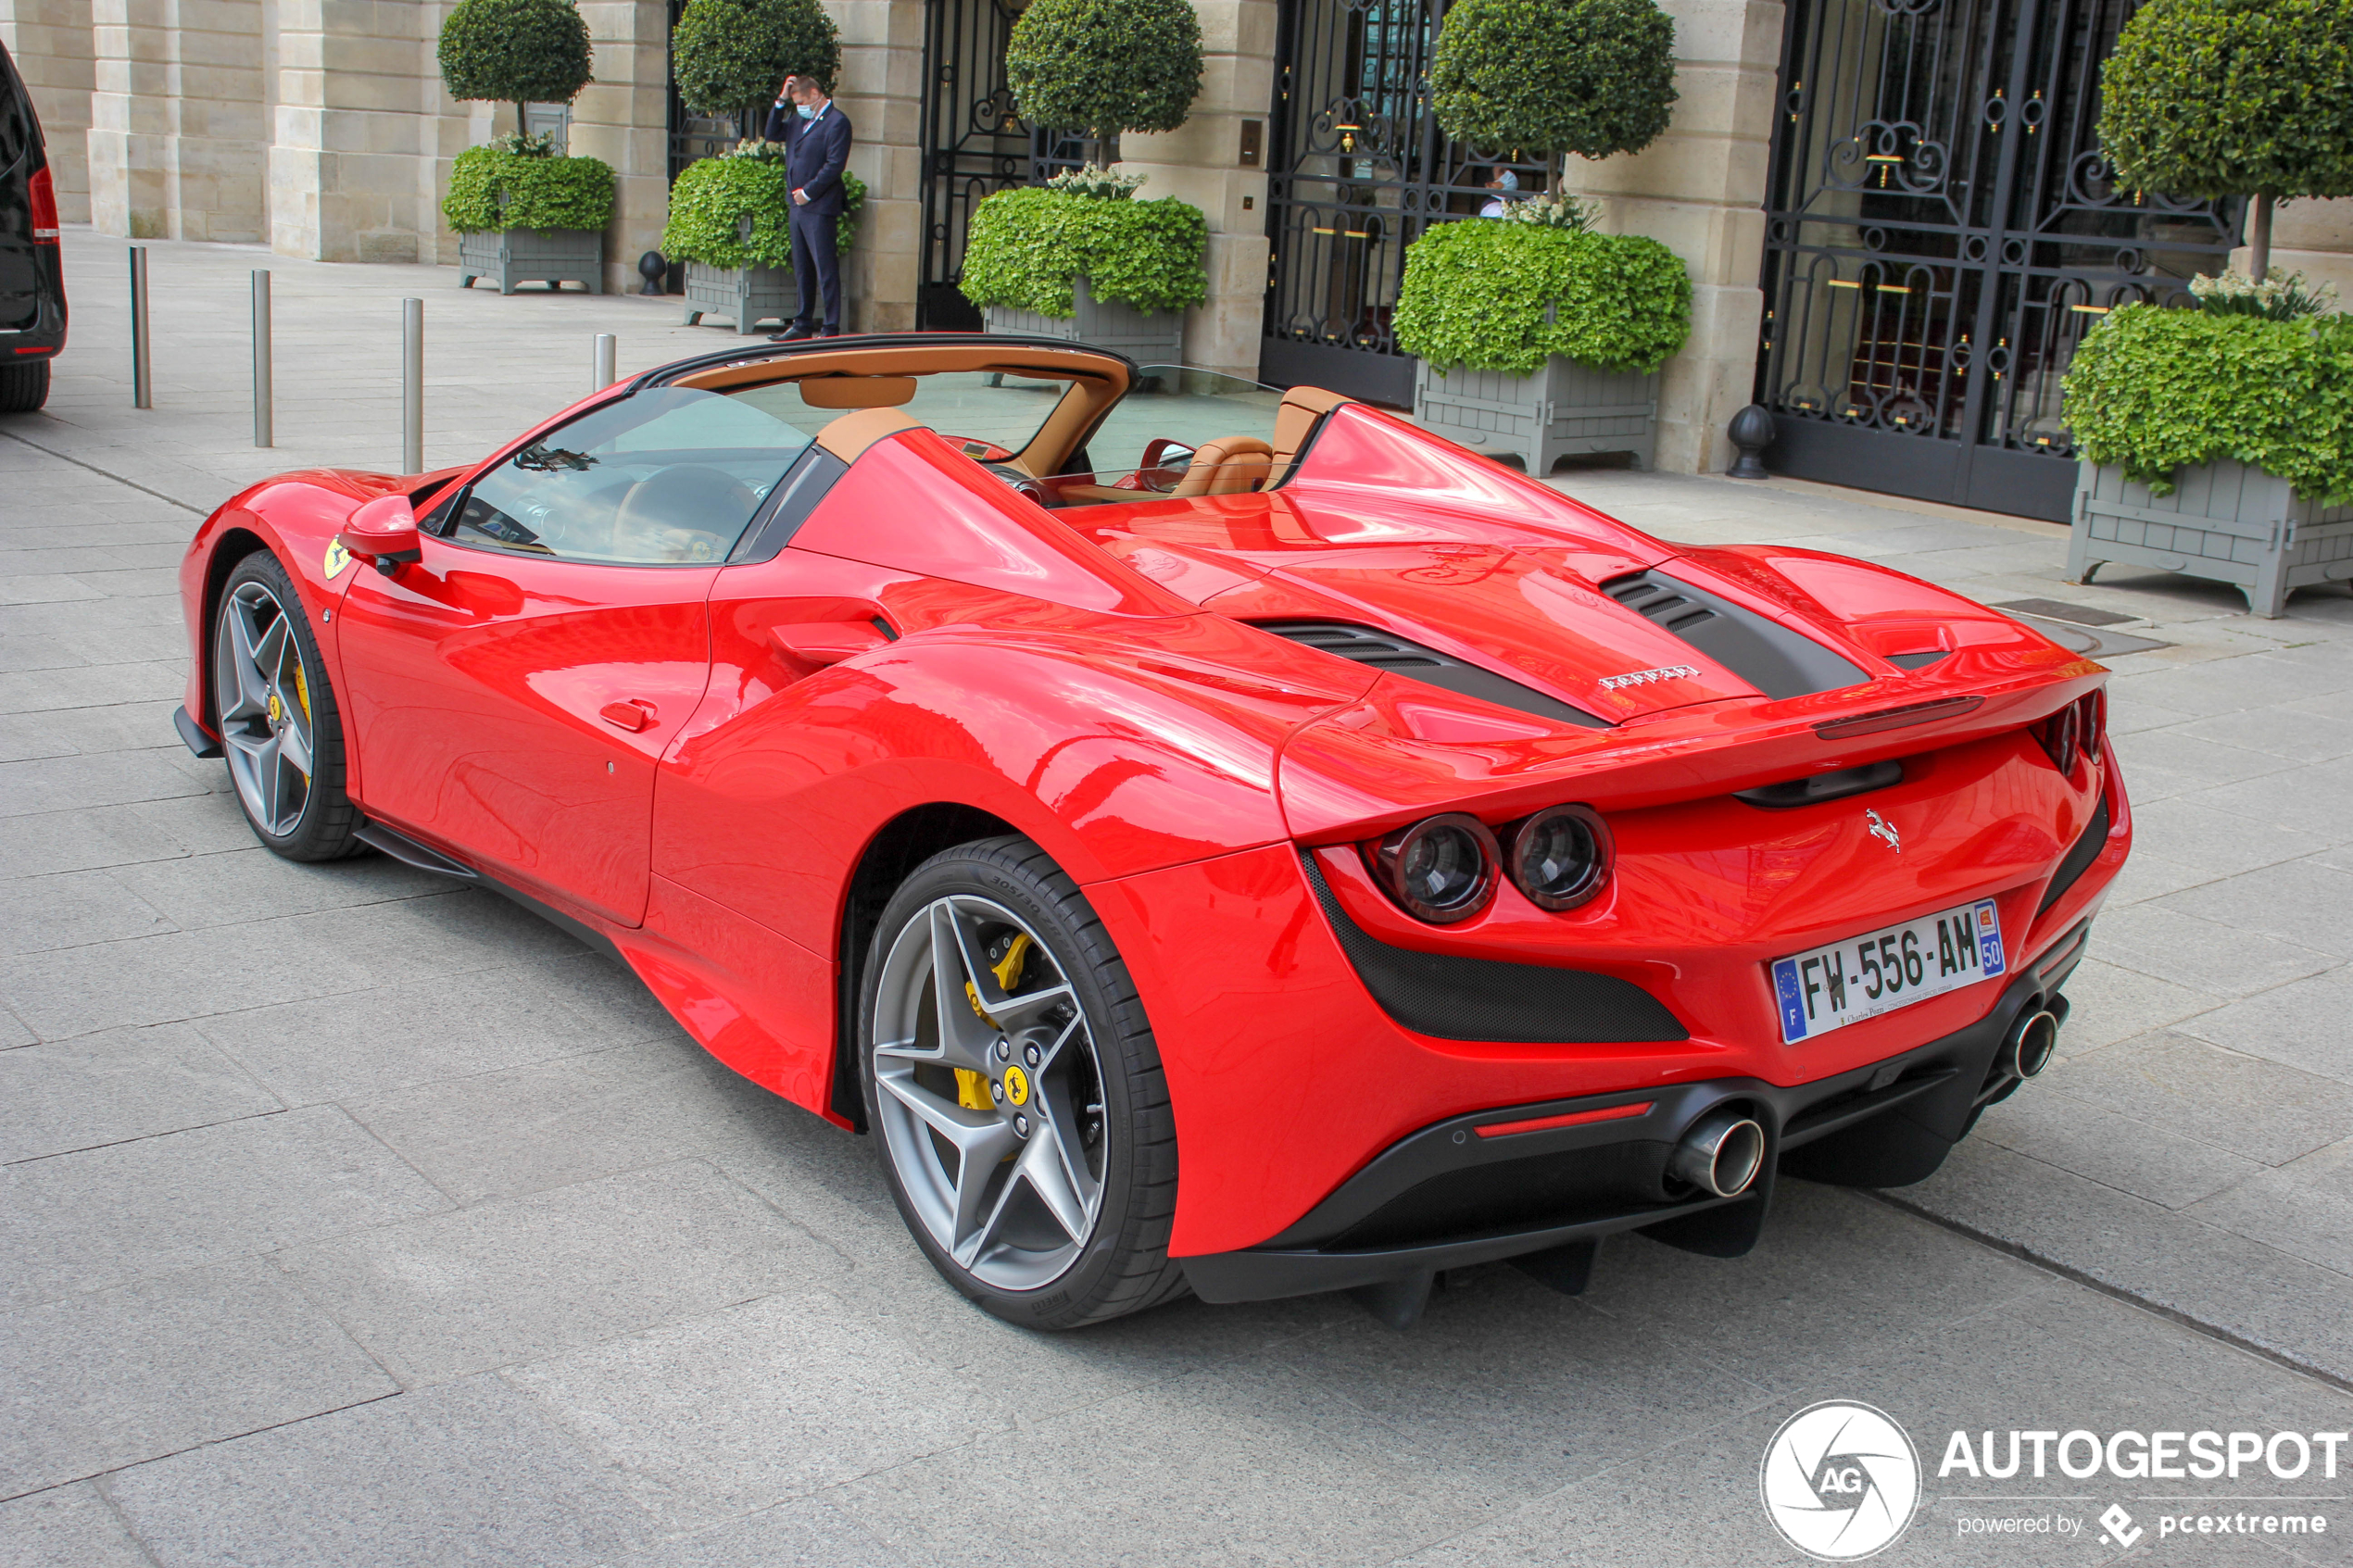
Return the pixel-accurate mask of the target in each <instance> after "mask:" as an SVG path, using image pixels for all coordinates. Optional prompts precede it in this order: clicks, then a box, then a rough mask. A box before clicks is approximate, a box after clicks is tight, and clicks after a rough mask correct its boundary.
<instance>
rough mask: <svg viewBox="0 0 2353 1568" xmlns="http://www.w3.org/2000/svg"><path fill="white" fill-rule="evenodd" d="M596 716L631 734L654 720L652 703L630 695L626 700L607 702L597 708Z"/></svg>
mask: <svg viewBox="0 0 2353 1568" xmlns="http://www.w3.org/2000/svg"><path fill="white" fill-rule="evenodd" d="M597 716H598V718H600V719H602V720H603V721H605V722H606V723H608V724H610V725H612V726H614V727H615V728H616V729H623V730H627V731H629V732H630V733H632V734H635V733H636V732H637V731H639V730H642V729H644V728H645V727H646V726H647V725H648V724H650V723H652V722H653V721H654V705H653V704H652V703H650V702H648V701H647V700H646V699H645V698H644V697H631V698H630V699H629V700H628V701H627V702H609V703H607V704H605V705H604V707H602V708H600V709H598V710H597Z"/></svg>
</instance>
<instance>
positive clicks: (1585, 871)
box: [1509, 806, 1611, 911]
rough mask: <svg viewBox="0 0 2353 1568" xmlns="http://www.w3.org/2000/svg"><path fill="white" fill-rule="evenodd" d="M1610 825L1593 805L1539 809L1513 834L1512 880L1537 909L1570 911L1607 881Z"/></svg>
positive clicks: (1590, 896)
mask: <svg viewBox="0 0 2353 1568" xmlns="http://www.w3.org/2000/svg"><path fill="white" fill-rule="evenodd" d="M1610 854H1611V850H1610V840H1609V824H1608V823H1607V822H1604V821H1602V816H1601V813H1600V812H1598V811H1596V810H1594V809H1592V807H1591V806H1554V807H1553V808H1551V809H1549V810H1543V811H1539V812H1537V813H1536V815H1534V816H1532V817H1530V818H1529V819H1528V820H1527V821H1526V822H1522V823H1520V824H1519V826H1518V828H1517V829H1516V830H1515V831H1514V832H1513V834H1512V843H1511V851H1510V855H1509V861H1510V866H1509V869H1510V872H1511V878H1512V884H1513V885H1514V886H1516V887H1517V888H1518V889H1519V890H1520V891H1521V892H1522V893H1525V894H1527V895H1528V901H1529V903H1531V904H1534V905H1535V906H1536V907H1537V908H1538V909H1553V910H1555V911H1557V910H1561V909H1575V908H1577V906H1578V905H1579V904H1582V903H1584V902H1586V901H1587V900H1588V899H1590V898H1592V897H1593V895H1594V894H1596V893H1599V892H1600V891H1601V890H1602V884H1604V883H1605V882H1607V881H1608V880H1609V867H1610Z"/></svg>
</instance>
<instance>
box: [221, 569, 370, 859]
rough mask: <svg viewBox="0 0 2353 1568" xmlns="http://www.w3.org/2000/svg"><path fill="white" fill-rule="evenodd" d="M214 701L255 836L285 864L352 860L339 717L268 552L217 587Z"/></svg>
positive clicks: (314, 648)
mask: <svg viewBox="0 0 2353 1568" xmlns="http://www.w3.org/2000/svg"><path fill="white" fill-rule="evenodd" d="M212 699H213V712H214V713H215V714H216V715H217V716H218V721H219V724H220V741H221V746H222V748H223V749H224V750H225V751H226V752H227V754H228V761H229V778H230V781H231V782H232V783H233V784H235V785H236V790H237V804H238V805H239V806H241V807H243V808H244V809H245V820H246V821H247V822H250V823H251V824H252V825H253V831H254V833H255V834H256V836H258V838H260V840H261V841H262V843H264V844H266V845H268V846H269V847H271V848H272V849H274V850H276V851H277V852H278V853H279V854H281V855H284V856H286V857H288V858H289V859H297V860H331V859H336V858H337V857H339V856H343V855H347V854H350V853H351V852H352V850H353V849H354V848H355V847H357V845H356V843H355V841H354V840H353V838H352V832H353V830H354V828H355V827H356V826H357V825H358V814H357V812H356V811H355V810H354V809H353V808H352V806H351V802H350V800H349V798H348V797H346V796H345V794H344V791H343V781H344V759H343V726H342V720H341V716H340V714H339V713H338V711H337V709H336V708H335V700H334V693H333V689H332V688H331V686H330V684H329V683H328V680H327V677H326V671H325V667H324V664H323V662H322V661H321V659H320V657H319V645H318V643H317V642H316V641H315V640H314V639H313V638H312V636H311V634H310V627H309V625H308V621H306V620H305V618H304V613H303V608H302V600H301V598H300V596H298V595H297V594H296V592H295V587H294V584H293V583H292V582H291V581H289V580H288V578H287V576H286V571H285V568H283V566H281V565H280V564H279V563H278V560H277V558H275V557H274V556H271V554H269V553H268V552H267V551H257V552H256V553H254V554H253V555H250V556H247V557H246V558H245V559H244V560H242V561H240V562H238V563H237V565H236V567H235V568H234V569H233V571H231V572H230V574H229V580H228V582H227V583H224V584H222V586H221V592H220V608H219V610H218V612H217V615H216V619H215V621H214V622H213V636H212Z"/></svg>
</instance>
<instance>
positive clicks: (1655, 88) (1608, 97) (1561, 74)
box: [1429, 0, 1676, 186]
mask: <svg viewBox="0 0 2353 1568" xmlns="http://www.w3.org/2000/svg"><path fill="white" fill-rule="evenodd" d="M1429 80H1430V87H1431V90H1432V91H1431V94H1430V107H1431V108H1432V109H1434V110H1435V111H1436V112H1437V115H1438V123H1439V124H1440V125H1441V126H1442V127H1443V128H1444V129H1445V132H1446V134H1448V135H1449V136H1452V137H1453V138H1454V139H1455V140H1456V141H1460V142H1469V143H1472V144H1475V145H1477V146H1480V147H1485V148H1489V149H1491V150H1496V151H1514V152H1517V153H1519V154H1522V155H1527V154H1534V155H1536V156H1538V157H1553V158H1558V157H1562V156H1564V155H1566V154H1568V153H1575V154H1576V155H1577V156H1578V157H1592V158H1601V157H1609V156H1611V155H1612V154H1613V153H1632V152H1640V151H1641V150H1642V148H1644V147H1647V146H1649V145H1650V144H1651V143H1653V142H1654V141H1656V140H1657V139H1658V133H1659V132H1662V131H1664V130H1666V129H1667V116H1668V113H1669V112H1670V111H1671V110H1672V109H1673V108H1674V107H1675V98H1676V93H1675V23H1674V22H1673V21H1672V20H1670V19H1668V17H1667V13H1665V12H1664V11H1661V10H1660V9H1659V8H1658V6H1656V5H1655V4H1654V3H1653V0H1455V4H1454V5H1453V6H1452V7H1451V8H1450V9H1449V10H1448V11H1447V13H1446V21H1445V25H1444V26H1443V27H1441V29H1440V30H1439V34H1438V57H1437V59H1436V60H1435V61H1434V62H1433V63H1432V65H1431V68H1430V73H1429ZM1556 167H1557V166H1556ZM1554 183H1555V185H1556V186H1557V183H1558V182H1557V181H1555V182H1554Z"/></svg>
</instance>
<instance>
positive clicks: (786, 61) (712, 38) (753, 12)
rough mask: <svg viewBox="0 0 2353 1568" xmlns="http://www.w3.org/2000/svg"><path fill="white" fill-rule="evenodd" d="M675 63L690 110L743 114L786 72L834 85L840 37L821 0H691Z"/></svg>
mask: <svg viewBox="0 0 2353 1568" xmlns="http://www.w3.org/2000/svg"><path fill="white" fill-rule="evenodd" d="M670 69H671V74H672V76H673V78H674V79H675V80H676V82H677V83H678V96H679V99H680V101H682V102H683V103H685V104H686V107H687V109H688V110H689V111H691V112H693V113H695V114H707V115H724V116H726V117H727V118H729V119H741V118H743V117H744V116H747V115H750V114H754V113H757V112H758V111H760V110H761V109H763V108H765V107H767V106H768V105H769V104H772V103H774V101H775V97H776V89H777V88H778V87H780V86H782V85H783V84H784V80H785V78H786V77H787V76H811V77H815V78H816V79H817V81H818V82H820V83H822V84H823V85H824V87H825V88H826V89H827V90H828V91H831V89H832V87H833V84H834V82H836V81H837V80H838V79H839V77H840V75H841V39H840V36H839V34H838V33H837V31H835V28H834V23H833V19H832V18H830V17H828V16H827V15H825V12H824V7H823V6H819V5H818V4H817V0H686V11H685V12H684V14H682V15H681V16H680V17H679V19H678V25H677V26H676V27H674V28H673V29H672V30H671V33H670Z"/></svg>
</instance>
